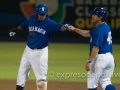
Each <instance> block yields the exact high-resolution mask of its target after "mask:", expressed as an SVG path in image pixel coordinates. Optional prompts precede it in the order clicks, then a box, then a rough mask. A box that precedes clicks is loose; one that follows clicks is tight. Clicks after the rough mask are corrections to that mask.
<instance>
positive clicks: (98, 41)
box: [68, 7, 116, 90]
mask: <svg viewBox="0 0 120 90" xmlns="http://www.w3.org/2000/svg"><path fill="white" fill-rule="evenodd" d="M91 14H92V19H91V20H92V22H93V23H94V24H95V28H94V29H92V30H82V29H78V28H75V27H73V26H72V25H71V26H69V27H68V29H69V31H74V32H76V33H78V34H80V35H82V36H84V37H90V54H89V58H88V60H87V63H86V66H85V68H86V70H87V71H88V79H87V86H88V90H97V86H98V80H100V84H101V86H102V88H103V90H116V89H115V87H114V85H113V84H112V83H111V80H110V79H111V76H112V74H113V71H114V67H115V64H114V58H113V55H112V36H111V30H110V27H109V26H108V25H107V24H106V18H107V11H106V10H105V9H104V8H101V7H96V8H95V9H94V10H93V11H92V12H91Z"/></svg>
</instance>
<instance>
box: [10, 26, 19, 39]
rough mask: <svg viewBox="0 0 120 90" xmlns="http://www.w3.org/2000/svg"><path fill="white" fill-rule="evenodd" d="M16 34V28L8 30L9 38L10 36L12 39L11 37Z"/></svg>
mask: <svg viewBox="0 0 120 90" xmlns="http://www.w3.org/2000/svg"><path fill="white" fill-rule="evenodd" d="M17 32H18V29H17V28H13V29H10V30H9V36H10V37H13V36H15V35H16V33H17Z"/></svg>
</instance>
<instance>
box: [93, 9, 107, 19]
mask: <svg viewBox="0 0 120 90" xmlns="http://www.w3.org/2000/svg"><path fill="white" fill-rule="evenodd" d="M91 14H95V15H98V16H101V17H103V18H107V11H106V10H105V9H104V8H102V7H96V8H95V9H94V10H93V11H91Z"/></svg>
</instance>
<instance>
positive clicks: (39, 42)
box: [20, 14, 62, 48]
mask: <svg viewBox="0 0 120 90" xmlns="http://www.w3.org/2000/svg"><path fill="white" fill-rule="evenodd" d="M20 26H21V27H22V28H23V29H24V28H26V27H28V29H29V33H28V39H27V45H28V46H29V47H30V48H43V47H46V46H48V45H49V41H50V36H51V35H52V33H54V32H56V33H59V32H61V26H62V24H58V23H56V22H55V21H53V20H51V19H50V18H49V17H46V18H45V20H44V21H38V20H37V18H36V15H35V14H33V15H31V17H30V18H29V19H28V20H26V21H25V22H23V23H22V24H20Z"/></svg>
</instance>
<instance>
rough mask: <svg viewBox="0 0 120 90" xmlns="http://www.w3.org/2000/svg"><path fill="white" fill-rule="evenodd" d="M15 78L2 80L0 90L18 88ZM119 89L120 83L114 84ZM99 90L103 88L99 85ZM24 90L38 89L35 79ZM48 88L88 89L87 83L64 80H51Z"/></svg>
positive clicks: (54, 89) (52, 89)
mask: <svg viewBox="0 0 120 90" xmlns="http://www.w3.org/2000/svg"><path fill="white" fill-rule="evenodd" d="M15 84H16V81H15V80H0V90H16V89H15ZM114 85H115V87H116V89H117V90H120V84H114ZM98 88H99V89H98V90H102V89H101V87H100V86H99V87H98ZM24 90H36V85H35V81H29V80H28V81H27V83H26V86H25V89H24ZM48 90H87V88H86V83H82V82H62V81H49V82H48Z"/></svg>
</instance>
